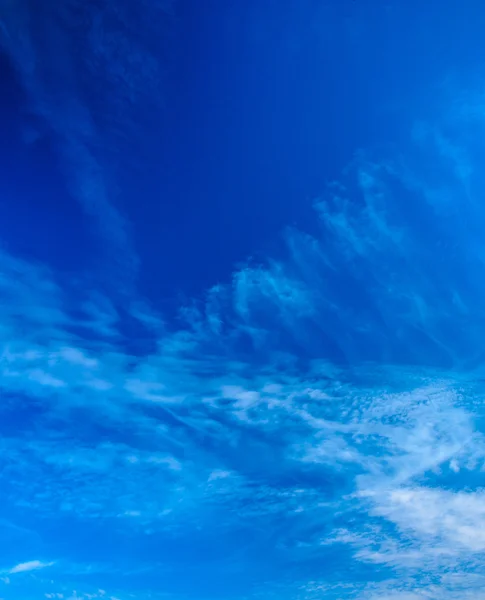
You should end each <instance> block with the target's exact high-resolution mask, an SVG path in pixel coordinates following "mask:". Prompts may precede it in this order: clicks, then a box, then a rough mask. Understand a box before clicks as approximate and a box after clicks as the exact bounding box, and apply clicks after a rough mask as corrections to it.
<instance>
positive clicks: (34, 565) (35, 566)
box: [5, 560, 54, 575]
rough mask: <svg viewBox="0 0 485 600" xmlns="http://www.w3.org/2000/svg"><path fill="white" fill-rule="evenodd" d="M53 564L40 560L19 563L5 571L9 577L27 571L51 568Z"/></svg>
mask: <svg viewBox="0 0 485 600" xmlns="http://www.w3.org/2000/svg"><path fill="white" fill-rule="evenodd" d="M53 564H54V563H53V562H42V561H40V560H31V561H29V562H24V563H20V564H18V565H15V567H12V568H11V569H8V570H7V571H5V572H6V573H8V574H9V575H15V574H16V573H27V572H29V571H37V570H39V569H45V568H47V567H51V566H52V565H53Z"/></svg>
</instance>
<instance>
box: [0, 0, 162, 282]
mask: <svg viewBox="0 0 485 600" xmlns="http://www.w3.org/2000/svg"><path fill="white" fill-rule="evenodd" d="M172 4H173V2H172V1H171V0H167V1H165V2H163V1H162V2H156V3H150V2H144V3H143V6H141V5H140V6H139V10H138V9H137V11H132V10H128V9H127V8H126V7H124V6H122V5H120V4H119V3H113V2H103V3H102V4H100V5H94V4H90V5H81V4H80V3H79V2H77V1H76V0H69V1H68V2H65V3H63V4H62V6H61V5H57V4H56V3H52V2H47V3H43V4H42V6H41V5H39V4H38V3H36V2H32V1H31V0H21V1H20V2H14V3H12V2H7V3H4V4H3V5H2V7H1V8H0V24H1V27H0V47H1V48H2V49H3V51H4V52H6V54H7V55H8V56H9V57H10V59H11V61H12V63H13V65H14V67H15V69H16V71H17V72H18V74H19V76H20V80H21V82H22V84H23V86H24V89H25V91H26V94H27V101H28V103H29V110H30V111H32V113H33V114H35V115H37V116H38V117H39V118H40V119H41V120H42V121H43V126H44V128H45V131H46V132H47V133H48V134H49V135H50V136H51V138H52V139H53V140H54V143H55V144H56V146H57V149H58V152H59V156H60V162H61V164H62V165H63V167H64V170H65V175H66V180H67V183H68V187H69V188H70V190H71V193H72V196H73V197H74V198H75V199H77V200H78V201H79V202H80V203H81V205H82V207H83V209H84V210H85V212H86V213H87V215H88V216H90V217H92V219H93V222H94V225H95V229H96V230H97V232H98V233H99V235H100V236H101V239H102V242H103V244H102V249H103V250H104V251H106V252H107V255H108V256H109V259H110V262H109V265H110V267H111V269H105V277H106V276H107V274H109V273H110V272H111V274H112V275H114V276H116V277H117V278H119V277H120V276H121V274H123V279H124V281H125V283H128V282H129V281H130V279H131V278H132V277H133V275H134V273H135V271H136V269H137V265H138V259H137V255H136V251H135V249H134V247H133V243H132V239H131V234H130V227H129V225H128V222H127V220H126V218H125V217H124V215H123V214H122V212H121V211H120V210H119V209H117V208H116V202H115V198H116V196H117V195H118V189H119V182H118V175H119V172H118V170H117V168H116V166H115V165H116V164H117V163H118V162H119V160H120V156H121V153H120V152H119V148H120V147H122V146H123V144H124V145H126V141H125V138H126V137H127V133H128V131H129V130H132V131H131V133H133V131H136V130H135V126H134V121H135V119H134V116H135V114H136V112H135V111H139V110H143V109H144V108H145V109H146V108H147V105H148V104H150V105H151V104H153V102H154V99H156V102H158V108H160V102H161V99H162V98H163V96H164V90H163V75H162V72H161V71H162V69H161V65H160V60H161V54H160V55H158V54H157V52H156V51H155V48H154V47H153V44H152V46H150V47H149V46H148V45H147V44H146V43H145V42H146V39H147V38H146V37H145V36H147V35H148V33H149V31H150V30H151V29H152V28H154V27H156V28H157V35H156V37H152V38H151V39H152V40H153V39H157V38H158V36H159V33H160V29H161V28H163V27H164V26H168V19H167V16H168V14H169V13H170V11H171V6H172ZM148 15H149V16H148ZM113 23H116V24H117V27H115V28H114V29H113V27H112V24H113ZM154 23H156V24H157V25H156V26H155V25H154ZM141 29H143V31H144V34H143V35H141V34H140V30H141ZM128 137H130V140H131V142H132V143H134V139H135V136H134V135H131V136H128ZM128 154H129V155H130V157H131V156H132V152H128Z"/></svg>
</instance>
